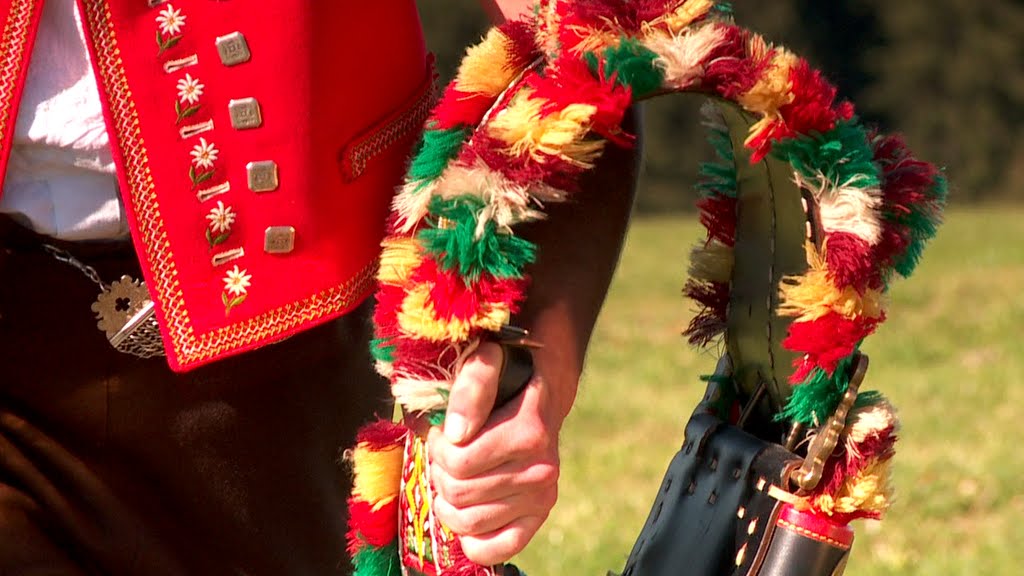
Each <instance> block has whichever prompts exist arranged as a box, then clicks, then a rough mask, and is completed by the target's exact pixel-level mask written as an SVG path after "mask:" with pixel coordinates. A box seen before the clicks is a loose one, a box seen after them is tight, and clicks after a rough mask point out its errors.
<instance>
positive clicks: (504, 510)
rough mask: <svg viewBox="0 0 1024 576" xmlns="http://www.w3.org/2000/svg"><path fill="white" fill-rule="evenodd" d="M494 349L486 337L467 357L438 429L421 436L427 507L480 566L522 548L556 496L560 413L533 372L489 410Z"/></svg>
mask: <svg viewBox="0 0 1024 576" xmlns="http://www.w3.org/2000/svg"><path fill="white" fill-rule="evenodd" d="M501 355H502V351H501V347H500V346H498V345H497V344H493V343H487V344H483V345H482V346H481V347H480V349H479V350H478V351H477V352H476V353H475V354H474V355H473V356H471V357H470V358H469V360H467V362H466V363H465V364H464V365H463V367H462V370H461V371H460V372H459V374H458V375H457V377H456V379H455V383H454V384H453V386H452V391H451V395H450V396H449V398H448V412H447V417H446V420H445V425H444V430H443V432H442V430H441V429H439V428H434V429H432V430H431V431H430V436H429V450H430V457H431V460H432V461H433V463H432V467H431V472H432V480H433V482H434V487H435V488H436V489H437V497H436V498H435V500H434V513H435V514H436V515H437V518H438V519H439V520H440V521H441V522H442V523H444V524H445V525H446V526H448V527H449V528H450V529H452V530H453V531H455V532H456V533H457V534H460V535H461V536H462V538H461V541H462V549H463V551H464V552H465V553H466V556H467V557H468V558H469V559H470V560H473V561H474V562H476V563H477V564H482V565H494V564H500V563H502V562H505V561H507V560H508V559H509V558H511V557H512V556H513V555H515V554H517V553H518V552H520V551H521V550H522V549H523V548H524V547H526V544H527V543H528V542H529V541H530V539H531V538H532V537H533V535H534V534H535V533H536V532H537V530H538V529H539V528H540V526H541V524H543V523H544V520H545V519H547V517H548V514H549V513H550V512H551V508H552V507H553V506H554V505H555V500H556V499H557V496H558V471H559V463H558V431H559V429H560V428H561V424H562V417H561V416H560V415H559V414H558V410H557V409H555V407H554V406H553V402H552V399H551V395H550V391H549V389H548V386H547V385H546V384H545V382H544V381H543V379H542V378H540V377H537V376H535V377H534V378H533V379H532V380H531V381H530V382H529V383H528V384H527V385H526V387H525V388H524V390H523V391H522V392H521V393H520V394H519V395H518V396H516V398H514V399H513V400H512V401H511V402H509V403H508V404H506V405H505V406H502V407H501V408H499V409H497V410H494V411H493V412H492V410H493V408H494V401H495V397H496V395H497V389H498V378H499V376H500V374H499V372H500V369H501V363H502V357H501Z"/></svg>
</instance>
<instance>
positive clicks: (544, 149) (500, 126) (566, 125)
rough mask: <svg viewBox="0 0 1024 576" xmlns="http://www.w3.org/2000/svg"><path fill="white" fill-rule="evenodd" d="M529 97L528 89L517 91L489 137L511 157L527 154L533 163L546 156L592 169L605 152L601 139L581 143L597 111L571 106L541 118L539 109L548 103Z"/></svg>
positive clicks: (491, 124) (595, 109) (586, 105)
mask: <svg viewBox="0 0 1024 576" xmlns="http://www.w3.org/2000/svg"><path fill="white" fill-rule="evenodd" d="M531 95H532V91H530V90H523V91H522V92H520V93H519V95H517V96H516V98H515V99H514V100H513V101H512V103H511V104H510V105H509V107H508V108H507V109H506V110H505V111H504V112H503V113H501V114H499V115H498V116H497V117H496V118H494V120H492V121H491V123H490V125H489V126H488V129H489V130H490V132H491V134H492V135H493V136H495V137H497V138H499V139H501V140H502V141H503V142H505V143H506V144H508V147H509V154H510V155H512V156H522V155H524V154H529V155H530V156H531V157H532V158H533V159H534V160H537V161H543V160H544V155H545V154H546V155H550V156H557V157H559V158H561V159H563V160H565V161H567V162H571V163H573V164H576V165H577V166H581V167H584V168H591V167H592V166H593V161H594V160H595V159H596V158H597V156H598V155H600V153H601V150H603V149H604V140H600V139H593V140H584V138H585V137H586V135H587V133H588V132H589V131H590V119H591V118H592V117H593V116H594V113H595V112H597V108H596V107H594V106H591V105H589V104H570V105H568V106H566V107H565V108H562V109H561V110H557V111H555V112H552V113H550V114H547V115H545V116H542V115H541V109H542V108H543V107H544V105H545V104H546V103H547V102H546V101H545V100H543V99H539V98H532V97H531Z"/></svg>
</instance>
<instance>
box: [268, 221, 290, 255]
mask: <svg viewBox="0 0 1024 576" xmlns="http://www.w3.org/2000/svg"><path fill="white" fill-rule="evenodd" d="M294 249H295V228H293V227H291V226H271V227H270V228H267V231H266V232H265V233H264V235H263V251H264V252H266V253H267V254H287V253H289V252H291V251H292V250H294Z"/></svg>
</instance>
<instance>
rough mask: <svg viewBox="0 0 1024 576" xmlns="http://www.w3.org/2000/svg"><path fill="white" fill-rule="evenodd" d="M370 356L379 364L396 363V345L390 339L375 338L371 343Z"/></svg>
mask: <svg viewBox="0 0 1024 576" xmlns="http://www.w3.org/2000/svg"><path fill="white" fill-rule="evenodd" d="M370 355H371V356H373V359H374V360H377V361H378V362H394V361H395V345H394V344H391V339H390V338H374V339H373V340H371V341H370Z"/></svg>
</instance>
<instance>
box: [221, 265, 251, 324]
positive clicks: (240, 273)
mask: <svg viewBox="0 0 1024 576" xmlns="http://www.w3.org/2000/svg"><path fill="white" fill-rule="evenodd" d="M247 272H248V270H245V269H242V270H239V269H238V266H237V265H236V266H235V267H234V268H232V269H231V270H228V273H227V275H225V276H224V293H223V294H221V300H222V301H223V302H224V314H225V315H227V314H229V313H231V309H232V308H234V307H235V306H238V305H239V304H241V303H242V302H245V297H246V296H248V295H249V287H250V286H251V285H252V283H251V282H250V280H252V274H247Z"/></svg>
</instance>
